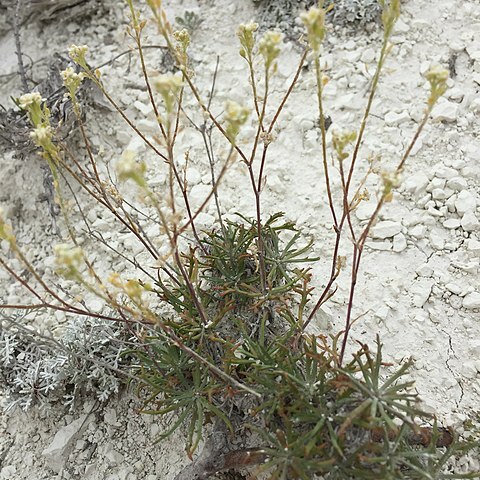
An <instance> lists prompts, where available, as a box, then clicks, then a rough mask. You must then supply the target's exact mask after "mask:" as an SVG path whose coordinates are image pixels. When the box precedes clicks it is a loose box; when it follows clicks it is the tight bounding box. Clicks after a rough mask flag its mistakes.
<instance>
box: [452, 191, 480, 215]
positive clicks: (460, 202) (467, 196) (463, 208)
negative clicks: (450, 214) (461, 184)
mask: <svg viewBox="0 0 480 480" xmlns="http://www.w3.org/2000/svg"><path fill="white" fill-rule="evenodd" d="M476 208H477V199H476V198H475V196H474V195H472V194H471V193H470V192H469V191H468V190H462V191H461V192H460V193H459V194H458V195H457V199H456V200H455V209H456V210H457V212H458V214H459V215H463V214H464V213H466V212H474V211H475V209H476Z"/></svg>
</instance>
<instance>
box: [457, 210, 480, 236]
mask: <svg viewBox="0 0 480 480" xmlns="http://www.w3.org/2000/svg"><path fill="white" fill-rule="evenodd" d="M461 225H462V228H463V229H464V230H465V231H466V232H475V231H476V230H479V229H480V222H479V220H478V218H477V217H476V216H475V214H474V213H473V212H467V213H466V214H465V215H464V216H463V217H462V222H461Z"/></svg>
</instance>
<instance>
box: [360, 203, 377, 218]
mask: <svg viewBox="0 0 480 480" xmlns="http://www.w3.org/2000/svg"><path fill="white" fill-rule="evenodd" d="M375 207H376V204H375V203H373V202H370V203H365V202H362V203H361V204H360V205H359V206H358V207H357V208H356V209H355V216H356V217H357V218H358V219H359V220H368V219H369V218H370V217H371V216H372V214H373V212H374V211H375Z"/></svg>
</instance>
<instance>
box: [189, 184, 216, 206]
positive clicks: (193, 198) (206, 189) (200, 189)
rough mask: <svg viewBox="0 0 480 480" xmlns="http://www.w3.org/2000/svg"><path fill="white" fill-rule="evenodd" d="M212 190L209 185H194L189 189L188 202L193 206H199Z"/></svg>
mask: <svg viewBox="0 0 480 480" xmlns="http://www.w3.org/2000/svg"><path fill="white" fill-rule="evenodd" d="M211 191H212V187H210V185H202V184H198V185H195V186H194V187H193V188H192V190H191V191H190V202H191V203H192V204H193V205H195V206H197V207H198V206H200V205H201V204H202V203H203V202H204V200H205V199H206V198H207V196H208V195H209V194H210V192H211Z"/></svg>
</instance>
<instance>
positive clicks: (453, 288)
mask: <svg viewBox="0 0 480 480" xmlns="http://www.w3.org/2000/svg"><path fill="white" fill-rule="evenodd" d="M445 288H446V289H447V290H448V291H449V292H452V293H453V294H454V295H460V294H461V293H462V291H463V288H462V287H461V286H460V285H459V284H458V283H453V282H450V283H447V284H446V285H445Z"/></svg>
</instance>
